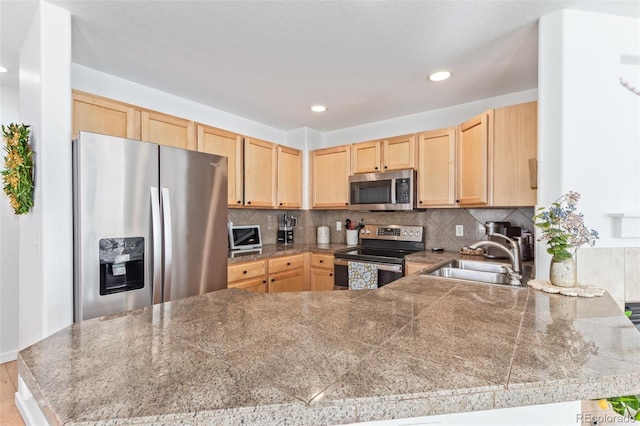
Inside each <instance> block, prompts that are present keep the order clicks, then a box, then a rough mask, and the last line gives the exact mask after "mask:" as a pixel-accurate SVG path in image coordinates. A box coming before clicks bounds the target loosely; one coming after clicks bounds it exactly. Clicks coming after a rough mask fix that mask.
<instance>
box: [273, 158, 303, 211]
mask: <svg viewBox="0 0 640 426" xmlns="http://www.w3.org/2000/svg"><path fill="white" fill-rule="evenodd" d="M278 208H287V209H299V208H302V151H300V150H298V149H293V148H287V147H284V146H278Z"/></svg>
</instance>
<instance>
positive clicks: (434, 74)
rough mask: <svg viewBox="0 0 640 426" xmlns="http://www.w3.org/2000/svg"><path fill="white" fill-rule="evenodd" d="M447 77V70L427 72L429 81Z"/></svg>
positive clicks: (449, 72) (448, 73)
mask: <svg viewBox="0 0 640 426" xmlns="http://www.w3.org/2000/svg"><path fill="white" fill-rule="evenodd" d="M449 77H451V71H447V70H441V71H436V72H432V73H431V74H429V80H431V81H442V80H446V79H448V78H449Z"/></svg>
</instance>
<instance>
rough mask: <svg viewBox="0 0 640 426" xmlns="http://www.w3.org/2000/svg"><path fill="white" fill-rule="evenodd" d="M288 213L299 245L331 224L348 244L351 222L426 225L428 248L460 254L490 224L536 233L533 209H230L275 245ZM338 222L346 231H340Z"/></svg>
mask: <svg viewBox="0 0 640 426" xmlns="http://www.w3.org/2000/svg"><path fill="white" fill-rule="evenodd" d="M285 213H287V214H289V215H291V216H294V217H296V218H297V219H298V227H297V228H296V229H295V231H294V239H295V242H298V243H307V244H311V243H315V241H316V228H317V227H318V226H320V225H328V226H329V228H330V229H331V242H332V243H345V242H346V233H345V230H344V223H345V221H346V220H347V219H351V221H353V222H356V223H357V222H359V221H360V220H361V219H363V220H364V223H368V224H375V225H415V226H424V227H425V230H426V240H425V244H426V247H427V248H431V247H442V248H444V249H445V250H451V251H457V250H459V249H460V248H461V247H464V246H468V245H469V244H472V243H474V242H476V241H478V240H481V239H483V238H484V236H485V231H484V223H485V222H487V221H501V222H510V223H511V225H512V226H520V227H521V228H522V229H526V230H528V231H533V221H532V218H533V215H534V209H533V207H525V208H515V209H488V208H487V209H428V210H424V211H411V212H363V211H350V210H259V209H229V214H228V216H229V220H230V221H231V222H233V223H234V224H236V225H260V229H261V232H262V240H263V242H264V244H274V243H275V242H276V238H277V231H278V225H279V223H280V221H281V220H282V217H283V215H284V214H285ZM336 222H340V223H341V224H342V230H341V231H337V230H336ZM456 225H462V226H463V228H464V235H463V236H461V237H457V236H456V233H455V229H456Z"/></svg>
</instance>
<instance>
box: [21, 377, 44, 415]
mask: <svg viewBox="0 0 640 426" xmlns="http://www.w3.org/2000/svg"><path fill="white" fill-rule="evenodd" d="M16 407H17V408H18V411H19V412H20V415H21V416H22V420H24V423H25V425H26V426H49V422H48V421H47V419H46V418H45V417H44V414H43V413H42V410H41V409H40V407H39V406H38V403H37V402H36V400H35V399H34V398H33V395H32V394H31V392H30V391H29V388H27V385H26V384H25V383H24V381H23V380H22V377H20V376H18V392H16Z"/></svg>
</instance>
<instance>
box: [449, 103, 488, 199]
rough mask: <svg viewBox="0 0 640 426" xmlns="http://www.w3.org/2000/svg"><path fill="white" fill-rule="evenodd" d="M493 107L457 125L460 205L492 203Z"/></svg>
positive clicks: (458, 193) (458, 194)
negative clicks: (490, 189)
mask: <svg viewBox="0 0 640 426" xmlns="http://www.w3.org/2000/svg"><path fill="white" fill-rule="evenodd" d="M492 119H493V111H487V112H483V113H482V114H480V115H478V116H476V117H473V118H472V119H471V120H468V121H466V122H464V123H462V124H461V125H460V126H458V141H457V142H458V147H457V164H456V167H457V170H458V176H457V177H458V180H457V202H458V204H459V205H460V206H468V205H487V204H488V203H489V169H490V167H491V166H492V165H493V161H492V157H491V154H492V148H493V139H492V132H491V134H490V131H491V130H492V128H491V126H492V124H493V122H492Z"/></svg>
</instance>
